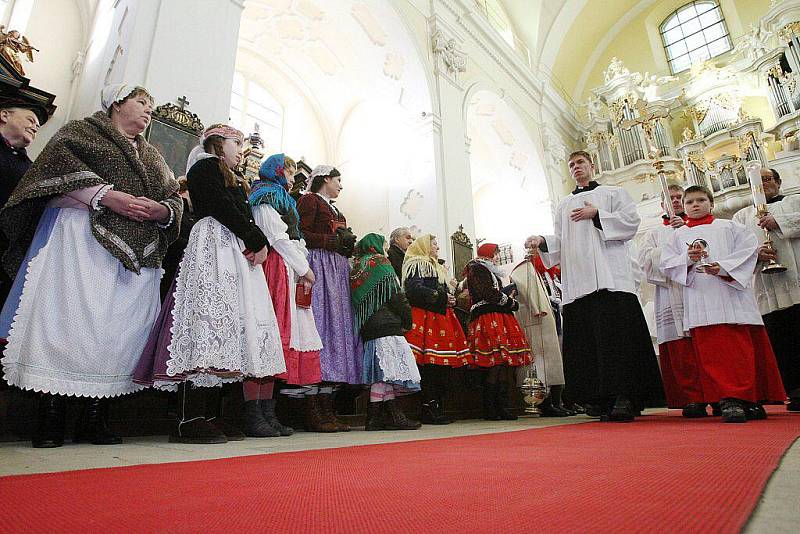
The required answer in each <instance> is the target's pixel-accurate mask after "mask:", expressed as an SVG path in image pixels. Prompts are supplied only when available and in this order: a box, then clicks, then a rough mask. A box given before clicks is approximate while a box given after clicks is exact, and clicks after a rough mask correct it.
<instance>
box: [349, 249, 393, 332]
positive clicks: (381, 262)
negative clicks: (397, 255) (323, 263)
mask: <svg viewBox="0 0 800 534" xmlns="http://www.w3.org/2000/svg"><path fill="white" fill-rule="evenodd" d="M384 241H385V240H384V237H383V236H382V235H379V234H367V235H365V236H364V237H362V238H361V240H360V241H359V242H358V243H356V247H355V251H354V252H353V269H352V271H350V299H351V300H352V302H353V308H354V311H355V320H356V324H355V328H356V332H360V331H361V327H362V326H363V325H364V323H366V322H367V321H368V320H369V318H370V317H372V316H373V315H374V314H375V312H377V311H378V310H379V309H381V307H382V306H383V305H384V304H386V303H387V302H389V300H390V299H391V298H392V297H393V296H394V295H395V294H396V293H398V292H399V291H400V282H399V281H398V280H397V275H396V274H395V272H394V268H393V267H392V264H391V263H389V259H388V258H387V257H386V256H384V254H383V245H384Z"/></svg>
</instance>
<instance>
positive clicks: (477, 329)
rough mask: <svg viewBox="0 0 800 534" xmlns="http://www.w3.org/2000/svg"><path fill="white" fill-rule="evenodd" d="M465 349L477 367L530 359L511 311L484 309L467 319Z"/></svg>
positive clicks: (517, 364)
mask: <svg viewBox="0 0 800 534" xmlns="http://www.w3.org/2000/svg"><path fill="white" fill-rule="evenodd" d="M469 349H470V352H471V353H472V363H473V364H474V365H477V366H478V367H494V366H495V365H502V364H508V365H510V366H512V367H518V366H520V365H528V364H529V363H531V348H530V346H529V345H528V341H527V340H526V339H525V332H523V331H522V328H521V327H520V326H519V322H517V318H516V317H514V315H513V314H511V313H498V312H493V313H485V314H483V315H481V316H480V317H478V318H477V319H475V320H474V321H472V322H471V323H469Z"/></svg>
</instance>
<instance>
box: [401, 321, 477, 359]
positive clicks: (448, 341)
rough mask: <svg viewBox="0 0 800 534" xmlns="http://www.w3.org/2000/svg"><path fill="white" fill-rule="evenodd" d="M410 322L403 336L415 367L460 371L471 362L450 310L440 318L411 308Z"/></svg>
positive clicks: (461, 334) (463, 338) (461, 333)
mask: <svg viewBox="0 0 800 534" xmlns="http://www.w3.org/2000/svg"><path fill="white" fill-rule="evenodd" d="M411 318H412V320H413V324H412V326H411V330H409V331H408V332H406V334H405V336H406V340H407V341H408V344H409V345H411V351H412V352H413V353H414V357H415V358H416V360H417V364H419V365H424V364H433V365H445V366H448V367H461V366H464V365H467V364H469V363H470V362H471V357H470V354H469V349H468V348H467V339H466V338H465V337H464V331H463V330H462V329H461V323H459V322H458V319H457V318H456V314H455V313H453V310H452V309H450V308H447V312H446V313H445V314H441V313H435V312H431V311H427V310H423V309H422V308H416V307H413V306H412V308H411Z"/></svg>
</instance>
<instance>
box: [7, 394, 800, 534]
mask: <svg viewBox="0 0 800 534" xmlns="http://www.w3.org/2000/svg"><path fill="white" fill-rule="evenodd" d="M658 411H660V410H652V411H651V412H653V413H657V412H658ZM591 421H596V420H595V419H590V418H588V417H585V416H578V417H570V418H564V419H556V418H552V419H539V418H537V417H522V418H520V419H519V420H517V421H503V422H500V421H498V422H489V421H482V420H467V421H458V422H456V423H454V424H452V425H447V426H428V425H426V426H423V427H422V428H421V429H420V430H418V431H413V432H401V431H397V432H364V431H362V430H359V429H356V430H354V431H352V432H346V433H337V434H313V433H305V432H298V433H297V434H295V435H294V436H291V437H289V438H270V439H247V440H245V441H239V442H229V443H226V444H222V445H184V444H176V443H169V442H168V440H167V437H166V436H155V437H140V438H128V439H126V440H125V443H124V444H122V445H117V446H108V447H97V446H92V445H85V444H80V445H73V444H66V445H65V446H64V447H62V448H59V449H33V448H31V447H30V444H29V443H28V442H7V443H0V476H5V475H21V474H32V473H47V472H56V471H70V470H76V469H90V468H98V467H120V466H128V465H139V464H155V463H167V462H185V461H191V460H209V459H218V458H230V457H234V456H248V455H256V454H271V453H276V452H291V451H302V450H313V449H326V448H337V447H349V446H353V445H370V444H377V443H391V442H398V441H413V440H419V439H436V438H448V437H456V436H469V435H477V434H490V433H495V432H510V431H517V430H527V429H532V428H544V427H548V426H557V425H568V424H581V423H586V422H591ZM798 505H800V440H798V441H797V442H795V443H794V445H793V446H792V447H791V448H790V449H789V451H788V452H787V453H786V455H785V456H784V458H783V461H782V462H781V464H780V466H779V468H778V470H777V471H776V472H775V474H774V475H773V476H772V478H771V479H770V481H769V483H768V485H767V487H766V490H765V492H764V494H763V495H762V498H761V501H760V503H759V505H758V507H757V508H756V511H755V513H754V514H753V516H752V517H751V519H750V522H749V523H748V524H747V525H746V527H745V529H744V532H746V533H748V534H761V533H765V534H766V533H769V534H782V533H792V534H794V533H797V532H800V527H798V525H800V506H798Z"/></svg>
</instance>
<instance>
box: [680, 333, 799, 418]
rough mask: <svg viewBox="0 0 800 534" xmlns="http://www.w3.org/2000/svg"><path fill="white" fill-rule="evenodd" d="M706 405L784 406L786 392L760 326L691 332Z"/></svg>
mask: <svg viewBox="0 0 800 534" xmlns="http://www.w3.org/2000/svg"><path fill="white" fill-rule="evenodd" d="M691 335H692V345H693V346H694V352H695V354H696V355H697V362H698V369H699V371H700V383H701V386H702V388H703V402H718V401H719V400H720V399H724V398H734V399H740V400H745V401H750V402H769V401H773V402H783V401H784V400H785V399H786V391H785V390H784V389H783V382H782V381H781V375H780V372H779V371H778V364H777V363H776V362H775V354H774V353H773V352H772V345H770V343H769V338H768V337H767V331H766V330H765V329H764V327H763V326H760V325H733V324H720V325H712V326H700V327H697V328H692V329H691Z"/></svg>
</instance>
